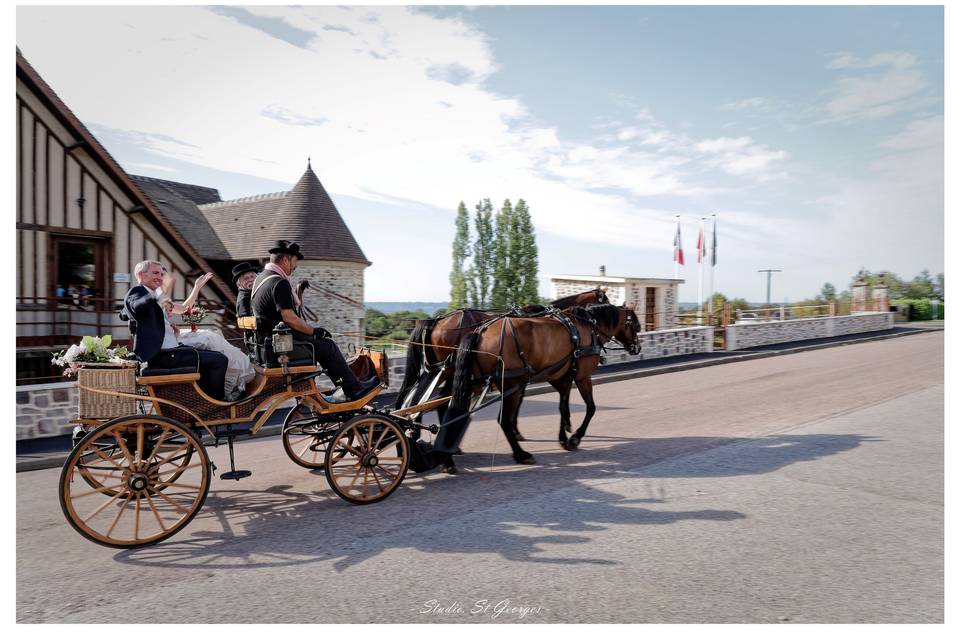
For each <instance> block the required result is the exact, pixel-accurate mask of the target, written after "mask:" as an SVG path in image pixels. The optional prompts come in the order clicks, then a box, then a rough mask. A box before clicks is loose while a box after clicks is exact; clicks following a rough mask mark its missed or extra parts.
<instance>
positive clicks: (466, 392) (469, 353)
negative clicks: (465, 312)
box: [450, 332, 480, 411]
mask: <svg viewBox="0 0 960 640" xmlns="http://www.w3.org/2000/svg"><path fill="white" fill-rule="evenodd" d="M479 340H480V334H479V333H474V332H470V333H468V334H467V335H465V336H463V338H461V339H460V344H459V345H458V346H457V363H456V367H455V368H454V371H453V387H452V389H451V390H450V395H451V398H450V409H453V410H454V411H466V410H467V409H468V408H469V407H470V398H471V395H472V388H471V386H472V385H471V384H470V382H471V380H470V378H471V375H472V373H473V361H474V355H473V352H474V349H476V346H477V342H479Z"/></svg>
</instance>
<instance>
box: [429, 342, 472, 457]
mask: <svg viewBox="0 0 960 640" xmlns="http://www.w3.org/2000/svg"><path fill="white" fill-rule="evenodd" d="M479 339H480V334H479V333H472V332H471V333H468V334H467V335H465V336H464V337H463V338H461V340H460V344H459V345H458V346H457V363H456V368H455V369H454V372H453V387H452V391H451V393H450V395H451V398H450V404H449V405H447V410H446V411H445V412H444V414H443V419H442V424H441V425H440V432H439V433H438V434H437V438H436V440H434V442H433V450H434V452H435V453H436V454H437V456H438V457H437V458H436V460H435V463H436V464H449V463H450V455H452V454H453V453H455V452H456V451H457V449H458V448H459V447H460V441H461V440H463V435H464V434H465V433H466V431H467V426H468V425H469V424H470V399H471V396H472V393H471V392H472V390H473V389H472V385H471V384H470V382H471V380H470V378H471V375H472V373H473V363H474V357H473V349H474V348H475V347H476V345H477V341H478V340H479Z"/></svg>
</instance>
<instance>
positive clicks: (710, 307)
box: [707, 213, 717, 318]
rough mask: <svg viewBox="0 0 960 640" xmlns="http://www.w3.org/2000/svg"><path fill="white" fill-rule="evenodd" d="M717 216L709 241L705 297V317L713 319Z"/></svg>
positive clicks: (715, 215)
mask: <svg viewBox="0 0 960 640" xmlns="http://www.w3.org/2000/svg"><path fill="white" fill-rule="evenodd" d="M716 241H717V214H715V213H714V214H713V235H712V236H711V240H710V294H709V297H707V315H708V316H710V317H711V318H712V317H713V268H714V267H715V266H716V265H717V245H716Z"/></svg>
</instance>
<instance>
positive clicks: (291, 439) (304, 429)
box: [281, 402, 338, 469]
mask: <svg viewBox="0 0 960 640" xmlns="http://www.w3.org/2000/svg"><path fill="white" fill-rule="evenodd" d="M337 427H338V425H337V423H324V422H323V421H322V420H321V418H320V414H318V413H317V412H316V411H314V410H313V409H311V408H310V407H308V406H307V405H306V404H304V403H302V402H298V403H297V404H296V406H294V407H293V408H292V409H290V411H289V412H288V413H287V417H286V418H284V419H283V435H282V436H281V439H282V440H283V450H284V451H286V452H287V456H288V457H289V458H290V459H291V460H293V461H294V462H296V463H297V464H298V465H300V466H301V467H306V468H307V469H322V468H323V464H324V451H325V450H326V446H327V443H328V442H329V441H330V440H331V438H333V435H334V433H336V429H337Z"/></svg>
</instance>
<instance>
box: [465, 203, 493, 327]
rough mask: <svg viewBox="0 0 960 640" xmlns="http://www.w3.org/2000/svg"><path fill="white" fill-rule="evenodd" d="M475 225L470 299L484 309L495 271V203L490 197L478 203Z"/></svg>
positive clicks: (476, 305)
mask: <svg viewBox="0 0 960 640" xmlns="http://www.w3.org/2000/svg"><path fill="white" fill-rule="evenodd" d="M473 226H474V229H476V232H477V237H476V240H474V242H473V267H472V268H471V270H470V278H469V282H470V283H471V284H472V286H471V287H470V289H471V297H470V300H471V304H472V306H474V307H476V308H478V309H484V308H486V307H487V306H488V305H489V304H490V297H491V291H490V285H491V279H492V278H493V272H494V246H493V245H494V242H493V205H492V204H490V198H484V199H483V200H481V201H480V202H478V203H477V207H476V215H475V216H474V218H473Z"/></svg>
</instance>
